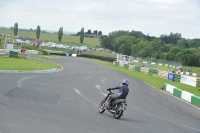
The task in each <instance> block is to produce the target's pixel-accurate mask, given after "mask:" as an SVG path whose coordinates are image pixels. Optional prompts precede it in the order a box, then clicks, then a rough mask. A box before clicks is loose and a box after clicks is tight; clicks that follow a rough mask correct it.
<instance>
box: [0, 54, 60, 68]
mask: <svg viewBox="0 0 200 133" xmlns="http://www.w3.org/2000/svg"><path fill="white" fill-rule="evenodd" d="M0 62H1V63H0V70H25V71H26V70H46V69H51V68H60V65H58V64H53V63H46V62H39V61H34V60H25V59H17V58H9V57H0Z"/></svg>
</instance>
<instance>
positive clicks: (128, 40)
mask: <svg viewBox="0 0 200 133" xmlns="http://www.w3.org/2000/svg"><path fill="white" fill-rule="evenodd" d="M136 42H137V40H136V38H135V37H133V36H128V35H123V36H120V37H117V38H116V39H115V40H114V42H113V47H114V50H115V51H116V52H120V51H119V48H120V46H121V45H122V44H126V45H129V46H130V45H131V46H132V45H133V44H135V43H136ZM131 46H130V47H129V49H130V48H131ZM130 53H131V52H130Z"/></svg>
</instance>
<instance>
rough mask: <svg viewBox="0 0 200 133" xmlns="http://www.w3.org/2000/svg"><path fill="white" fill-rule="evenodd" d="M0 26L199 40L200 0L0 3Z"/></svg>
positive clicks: (6, 0)
mask: <svg viewBox="0 0 200 133" xmlns="http://www.w3.org/2000/svg"><path fill="white" fill-rule="evenodd" d="M0 14H1V15H0V26H6V27H11V26H14V23H15V22H18V25H19V28H28V29H29V28H33V29H36V27H37V25H40V26H41V29H42V30H55V31H58V29H59V28H60V27H63V30H64V31H71V32H77V31H80V30H81V28H82V27H84V29H85V31H87V30H88V29H91V31H94V30H98V31H99V30H100V31H102V32H103V34H108V33H109V32H112V31H117V30H128V31H131V30H135V31H142V32H143V33H144V34H149V35H150V36H156V37H158V36H160V35H161V34H169V33H170V32H173V33H181V34H182V37H184V38H191V39H192V38H200V0H54V1H53V0H45V1H44V0H30V1H29V0H0Z"/></svg>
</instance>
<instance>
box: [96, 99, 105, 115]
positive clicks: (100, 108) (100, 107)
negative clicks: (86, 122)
mask: <svg viewBox="0 0 200 133" xmlns="http://www.w3.org/2000/svg"><path fill="white" fill-rule="evenodd" d="M104 102H105V100H102V101H101V103H100V104H99V108H98V110H99V113H103V112H104V111H105V107H104V106H103V104H104Z"/></svg>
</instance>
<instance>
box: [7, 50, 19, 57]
mask: <svg viewBox="0 0 200 133" xmlns="http://www.w3.org/2000/svg"><path fill="white" fill-rule="evenodd" d="M9 57H12V58H18V52H15V51H10V52H9Z"/></svg>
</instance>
